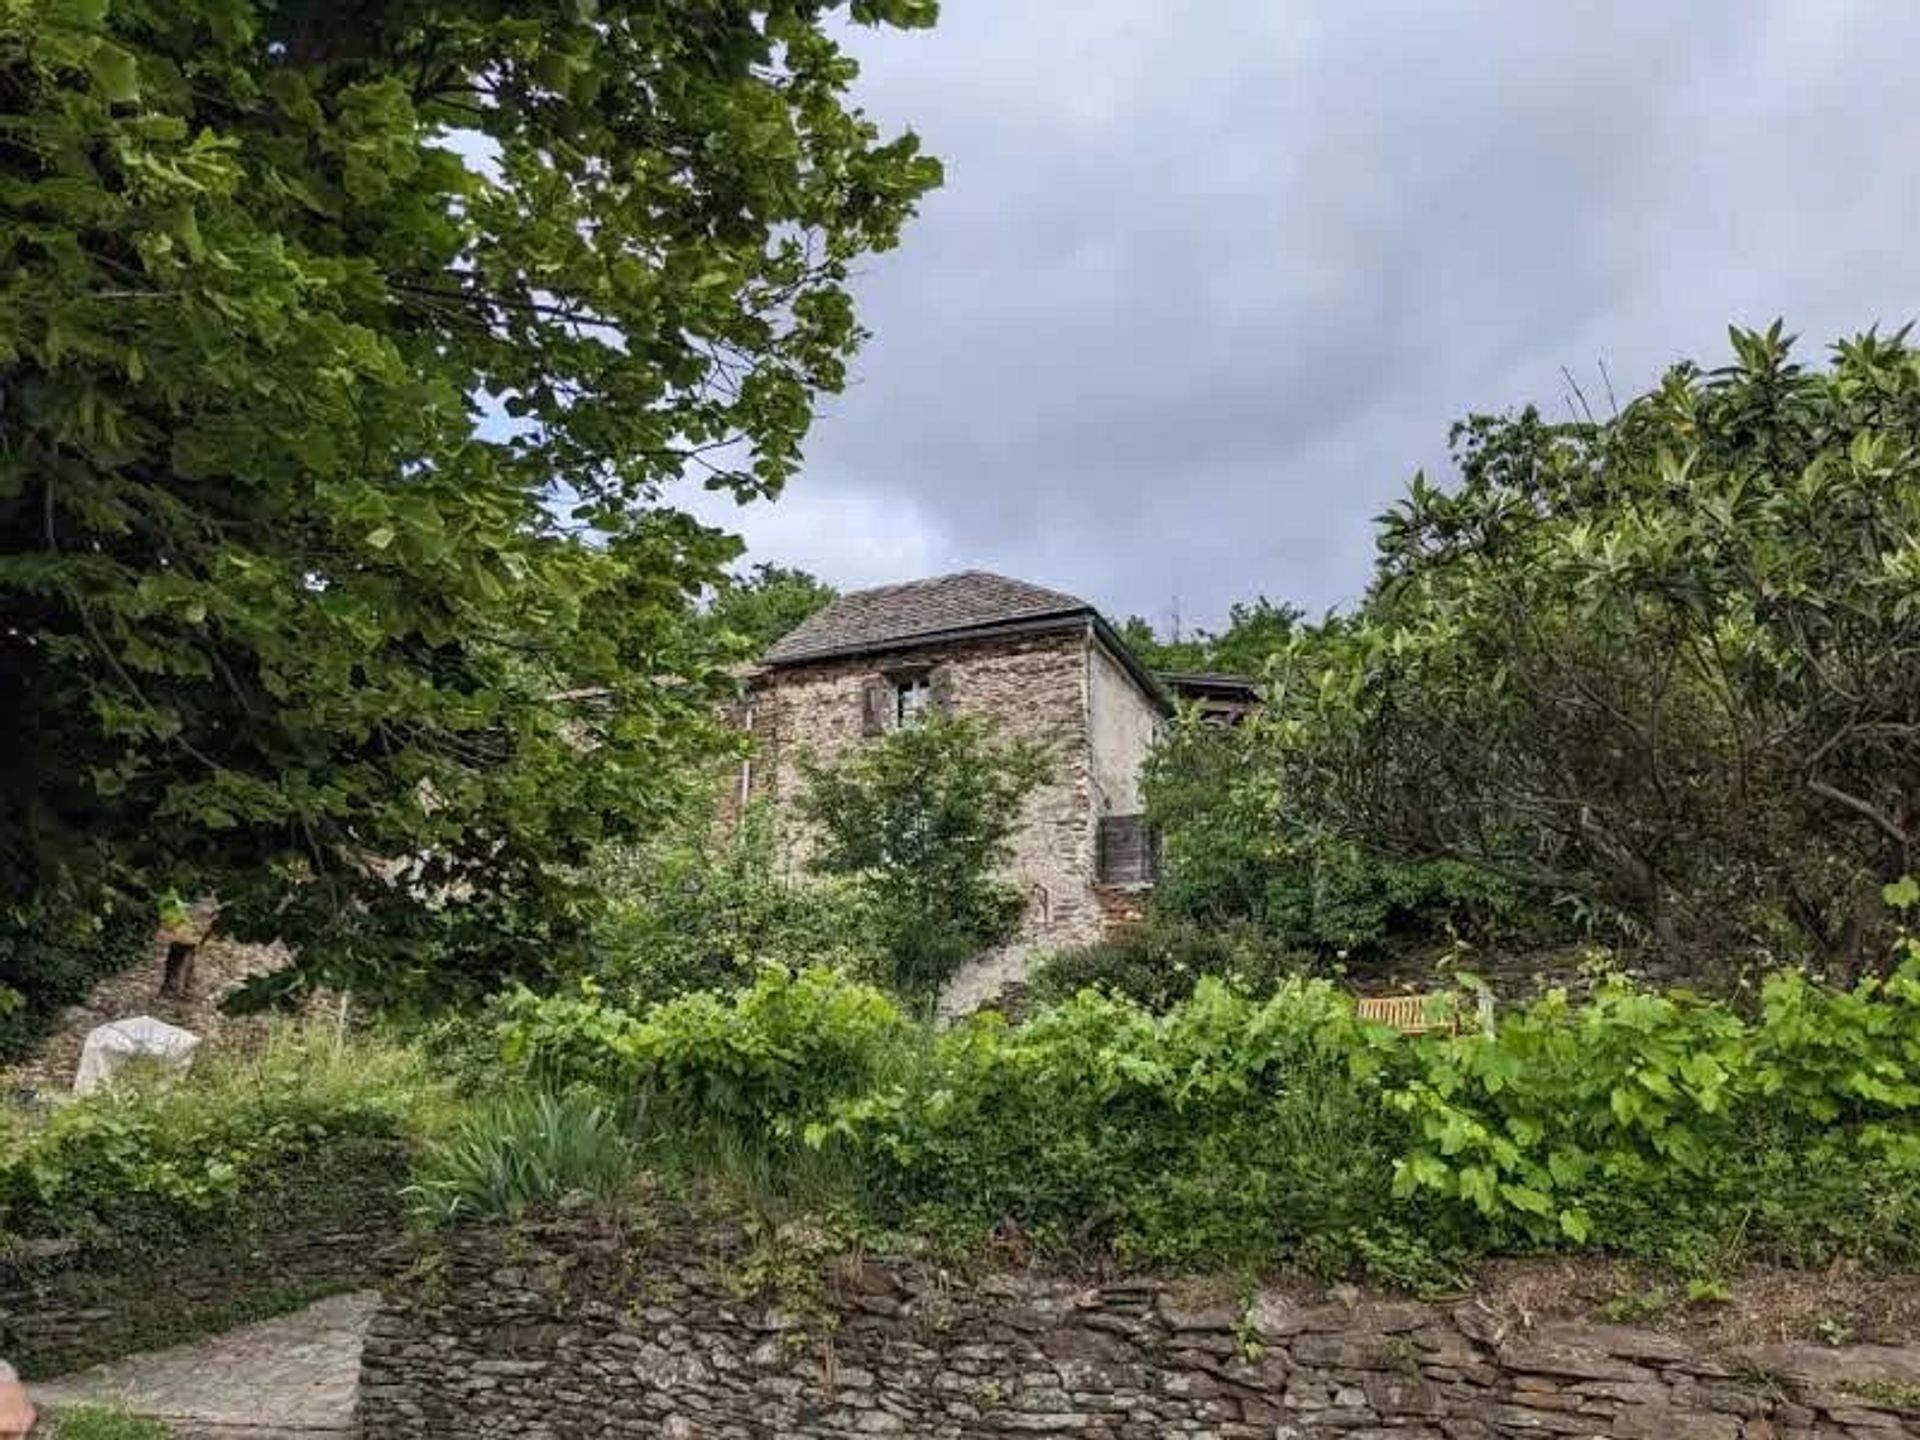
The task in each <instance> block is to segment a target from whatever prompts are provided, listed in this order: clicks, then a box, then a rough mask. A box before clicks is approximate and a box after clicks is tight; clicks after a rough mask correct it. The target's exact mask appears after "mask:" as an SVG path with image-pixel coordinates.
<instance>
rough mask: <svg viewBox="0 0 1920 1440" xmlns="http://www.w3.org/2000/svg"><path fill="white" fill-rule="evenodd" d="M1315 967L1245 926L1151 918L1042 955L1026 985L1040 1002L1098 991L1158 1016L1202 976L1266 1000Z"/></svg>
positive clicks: (1254, 927)
mask: <svg viewBox="0 0 1920 1440" xmlns="http://www.w3.org/2000/svg"><path fill="white" fill-rule="evenodd" d="M1315 964H1316V961H1315V957H1314V956H1312V955H1310V954H1305V953H1302V952H1300V951H1296V950H1288V949H1286V948H1284V947H1282V946H1280V945H1278V944H1277V943H1275V941H1274V940H1273V938H1272V936H1270V935H1269V934H1268V933H1267V932H1266V931H1265V930H1263V929H1261V928H1260V927H1259V926H1257V925H1255V924H1252V923H1251V922H1248V921H1239V922H1235V923H1230V924H1225V925H1216V926H1209V925H1199V924H1196V923H1194V922H1192V921H1189V920H1180V919H1172V918H1167V917H1166V916H1164V915H1162V914H1160V913H1157V912H1156V913H1154V914H1152V915H1151V916H1150V917H1149V920H1148V922H1147V923H1146V924H1143V925H1139V926H1135V927H1134V928H1132V929H1129V930H1123V931H1121V932H1120V933H1119V934H1116V935H1110V936H1108V937H1107V938H1106V939H1104V940H1099V941H1096V942H1095V943H1093V944H1091V945H1083V946H1080V947H1079V948H1077V949H1073V950H1062V951H1058V952H1056V953H1054V954H1052V955H1048V956H1046V957H1044V958H1043V959H1042V960H1041V961H1040V962H1039V963H1038V964H1037V965H1036V966H1035V967H1034V970H1033V973H1032V976H1031V979H1030V986H1031V990H1032V994H1033V998H1034V999H1035V1000H1036V1001H1039V1002H1040V1003H1042V1004H1052V1003H1055V1002H1057V1001H1061V1000H1066V999H1068V998H1070V997H1072V996H1074V995H1076V994H1078V993H1079V992H1080V991H1082V990H1099V991H1102V992H1104V993H1106V994H1108V995H1115V996H1123V997H1125V998H1127V999H1129V1000H1133V1001H1136V1002H1137V1003H1139V1004H1141V1005H1144V1006H1146V1007H1147V1009H1149V1010H1156V1011H1158V1010H1166V1009H1168V1008H1170V1007H1171V1006H1173V1005H1175V1004H1177V1003H1178V1002H1180V1001H1182V1000H1184V999H1186V998H1187V997H1188V996H1189V995H1191V994H1192V993H1193V989H1194V986H1195V985H1197V984H1198V983H1199V982H1200V981H1201V980H1202V979H1203V978H1205V977H1207V976H1212V977H1214V978H1216V979H1219V980H1222V981H1224V982H1226V983H1227V984H1228V985H1231V986H1232V987H1233V988H1234V989H1236V990H1240V991H1243V992H1245V993H1247V994H1250V995H1266V994H1271V993H1272V992H1273V991H1274V990H1275V989H1277V988H1278V987H1279V986H1280V985H1281V984H1282V983H1283V982H1284V981H1285V980H1286V979H1287V978H1288V977H1290V976H1293V975H1298V974H1301V973H1303V972H1306V971H1309V970H1311V969H1312V968H1313V967H1314V965H1315Z"/></svg>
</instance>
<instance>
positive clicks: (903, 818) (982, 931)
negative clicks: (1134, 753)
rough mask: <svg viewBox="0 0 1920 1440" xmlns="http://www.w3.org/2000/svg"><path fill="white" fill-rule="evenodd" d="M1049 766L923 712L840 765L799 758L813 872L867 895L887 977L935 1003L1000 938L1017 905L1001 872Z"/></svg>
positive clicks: (972, 723)
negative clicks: (848, 882) (813, 842)
mask: <svg viewBox="0 0 1920 1440" xmlns="http://www.w3.org/2000/svg"><path fill="white" fill-rule="evenodd" d="M1050 767H1051V760H1050V758H1049V757H1048V755H1047V754H1046V752H1045V750H1044V749H1042V748H1041V747H1040V746H1038V745H1035V744H1032V743H1030V742H1020V741H1012V742H1002V741H996V740H995V739H994V738H993V736H992V735H991V733H990V732H989V730H988V728H987V727H986V725H985V724H984V723H983V722H982V721H980V720H978V719H975V718H971V717H958V718H955V717H950V716H945V715H928V716H926V717H924V718H923V719H921V720H919V721H917V722H915V723H914V724H911V725H906V726H903V727H901V728H900V729H898V730H895V731H892V732H891V733H890V734H888V735H887V736H886V737H884V738H883V739H881V740H879V741H877V742H875V743H873V744H870V745H866V746H863V747H861V748H860V749H858V750H856V751H854V752H853V753H852V754H851V755H850V756H848V757H847V758H845V759H844V760H843V761H841V762H840V763H839V764H837V765H829V764H825V763H822V762H820V761H818V760H813V759H806V760H803V761H802V762H801V773H802V775H803V777H804V778H805V781H806V788H805V789H804V790H803V791H802V792H801V796H800V800H799V810H800V813H801V815H802V816H803V817H804V818H805V819H806V820H807V821H809V822H810V823H811V824H812V825H813V826H814V827H815V829H816V830H817V839H818V846H817V849H816V850H815V852H814V854H813V856H812V858H811V864H812V868H814V869H815V870H817V871H819V872H820V873H822V874H825V875H850V876H854V877H857V878H858V880H859V881H860V883H861V884H862V885H863V886H864V887H865V888H866V890H867V892H868V895H869V898H870V901H871V906H872V913H873V915H874V917H875V922H874V923H875V925H876V929H877V933H878V935H879V939H880V944H881V947H882V948H883V950H884V951H885V954H886V956H887V963H888V968H889V969H890V971H891V975H890V977H889V978H890V980H891V983H892V984H893V986H894V988H895V989H897V990H898V991H899V992H900V993H901V994H903V995H905V996H908V997H910V998H913V999H917V1000H925V999H929V998H931V997H932V995H933V994H934V992H935V991H937V990H938V989H939V987H940V985H941V983H942V982H943V981H944V980H946V979H947V977H948V976H950V975H951V974H952V973H953V972H954V970H956V969H957V968H958V967H959V966H960V964H961V963H962V962H964V961H965V960H967V959H969V958H970V957H971V956H973V955H976V954H978V953H979V952H980V951H982V950H985V949H988V948H989V947H991V946H993V945H996V944H998V943H1000V942H1001V941H1003V940H1005V939H1007V938H1008V937H1009V936H1010V935H1011V934H1012V933H1013V929H1014V927H1015V926H1016V925H1017V923H1018V921H1019V918H1020V906H1021V896H1020V894H1019V892H1018V890H1017V889H1015V888H1014V887H1013V886H1012V885H1011V884H1009V883H1008V882H1007V881H1006V880H1005V879H1004V878H1003V877H1002V875H1001V873H1000V872H1001V870H1002V869H1003V867H1004V866H1005V865H1006V863H1007V861H1008V860H1009V859H1010V858H1011V855H1012V846H1011V842H1012V838H1013V831H1014V827H1015V825H1016V824H1017V823H1018V822H1019V818H1020V809H1021V806H1022V804H1023V802H1024V801H1025V800H1026V798H1027V796H1028V795H1030V794H1031V793H1032V792H1033V790H1034V788H1035V787H1036V786H1037V785H1039V784H1040V782H1041V781H1042V780H1043V779H1044V778H1045V777H1046V775H1047V773H1048V771H1049V769H1050Z"/></svg>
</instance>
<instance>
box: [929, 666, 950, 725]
mask: <svg viewBox="0 0 1920 1440" xmlns="http://www.w3.org/2000/svg"><path fill="white" fill-rule="evenodd" d="M927 699H928V700H929V701H931V702H932V704H933V708H934V709H935V710H937V711H938V712H939V713H940V714H942V715H951V714H953V667H952V666H951V665H936V666H934V667H933V671H932V673H931V674H929V675H928V676H927Z"/></svg>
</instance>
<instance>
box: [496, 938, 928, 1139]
mask: <svg viewBox="0 0 1920 1440" xmlns="http://www.w3.org/2000/svg"><path fill="white" fill-rule="evenodd" d="M504 1014H505V1024H504V1033H503V1040H504V1047H505V1053H506V1056H507V1058H508V1060H509V1061H510V1062H517V1063H522V1064H525V1065H526V1066H527V1067H528V1068H529V1069H530V1070H531V1071H532V1072H533V1073H535V1074H537V1075H541V1076H544V1077H546V1078H548V1079H549V1080H552V1081H555V1082H558V1083H572V1084H580V1083H586V1084H595V1085H599V1086H601V1087H602V1088H605V1089H609V1090H613V1091H617V1092H624V1093H625V1094H627V1095H630V1096H634V1097H637V1099H638V1100H639V1101H640V1102H641V1103H642V1104H643V1105H644V1106H645V1108H646V1110H647V1112H648V1113H649V1115H651V1116H654V1117H657V1118H659V1119H662V1120H664V1121H668V1122H677V1123H679V1124H681V1125H683V1126H688V1127H694V1128H705V1127H709V1126H716V1125H717V1126H722V1127H725V1128H728V1129H730V1130H733V1131H735V1132H736V1133H739V1134H744V1135H758V1134H764V1135H769V1136H778V1137H782V1138H790V1137H791V1136H793V1135H795V1134H797V1133H798V1132H799V1130H800V1129H801V1128H802V1127H804V1126H805V1125H807V1124H809V1123H811V1122H813V1121H815V1120H817V1119H818V1118H819V1117H821V1116H822V1115H824V1114H825V1113H826V1112H827V1111H828V1109H829V1108H830V1106H831V1105H832V1104H833V1103H834V1102H836V1101H838V1100H840V1099H842V1098H844V1097H847V1096H852V1095H858V1094H861V1093H863V1092H864V1091H865V1090H866V1089H867V1088H868V1087H870V1086H871V1085H873V1084H875V1083H876V1082H877V1081H878V1079H879V1077H880V1075H881V1074H882V1073H883V1071H884V1070H885V1069H886V1067H887V1066H888V1065H889V1064H891V1063H892V1061H893V1058H894V1056H895V1052H896V1051H897V1050H898V1049H899V1048H900V1047H901V1046H902V1045H903V1043H904V1042H905V1041H906V1040H907V1038H908V1037H909V1035H910V1034H911V1033H912V1031H911V1029H910V1027H909V1026H908V1024H907V1022H906V1020H905V1018H904V1017H903V1016H902V1015H901V1013H900V1010H899V1008H898V1007H897V1006H896V1005H895V1004H894V1003H893V1001H892V1000H891V999H889V998H888V997H887V996H886V995H885V994H883V993H882V992H880V991H879V990H876V989H874V988H873V987H872V986H869V985H864V984H862V983H860V982H859V981H856V980H853V979H850V978H848V977H846V976H844V975H842V974H840V973H839V972H837V971H833V970H828V969H824V968H821V967H814V968H811V969H807V970H801V971H791V970H787V969H785V968H783V967H780V966H772V965H770V966H767V967H765V968H764V969H763V970H762V971H761V972H760V975H759V977H758V978H757V979H756V980H755V982H754V983H753V984H752V985H750V986H748V987H747V988H746V989H744V990H741V991H739V992H738V993H736V994H734V995H732V996H728V997H722V996H719V995H714V994H711V993H704V992H702V993H696V994H692V995H683V996H681V997H680V998H679V999H677V1000H673V1001H669V1002H668V1003H666V1004H664V1005H659V1006H656V1007H654V1009H653V1010H651V1011H650V1012H648V1013H647V1014H646V1015H645V1016H635V1015H632V1014H629V1013H627V1012H624V1011H621V1010H618V1009H616V1008H613V1007H610V1006H607V1005H604V1004H602V1003H599V1002H598V1001H597V1000H596V999H595V998H594V996H593V993H592V992H591V990H588V991H585V992H583V993H581V994H579V995H574V996H560V997H551V998H541V997H537V996H534V995H532V994H530V993H526V992H521V993H520V994H518V995H516V996H514V997H512V998H511V999H510V1000H509V1001H508V1002H507V1004H506V1006H505V1009H504Z"/></svg>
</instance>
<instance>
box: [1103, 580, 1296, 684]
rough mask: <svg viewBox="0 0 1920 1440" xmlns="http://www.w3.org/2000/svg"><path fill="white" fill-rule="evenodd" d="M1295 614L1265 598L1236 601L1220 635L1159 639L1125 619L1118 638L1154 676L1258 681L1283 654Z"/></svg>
mask: <svg viewBox="0 0 1920 1440" xmlns="http://www.w3.org/2000/svg"><path fill="white" fill-rule="evenodd" d="M1300 618H1301V612H1300V610H1299V609H1298V608H1297V607H1296V606H1293V605H1286V604H1279V603H1276V602H1274V601H1272V600H1269V599H1268V598H1267V597H1266V596H1264V595H1261V596H1257V597H1256V598H1254V599H1252V600H1237V601H1235V602H1234V604H1233V606H1232V608H1231V609H1229V610H1228V611H1227V625H1226V628H1225V629H1224V630H1217V631H1215V630H1196V631H1194V632H1193V634H1191V635H1187V636H1181V635H1174V636H1172V637H1171V638H1162V637H1161V636H1160V635H1159V634H1158V633H1157V632H1156V631H1155V630H1154V628H1153V626H1152V625H1151V624H1150V623H1149V622H1148V621H1146V620H1143V619H1141V618H1140V617H1139V616H1138V615H1134V616H1130V617H1128V619H1127V620H1126V621H1125V622H1124V623H1123V624H1122V625H1121V626H1120V638H1121V639H1123V640H1124V641H1126V643H1127V645H1128V646H1129V647H1130V648H1131V649H1132V650H1133V652H1134V653H1135V654H1136V655H1138V656H1139V657H1140V659H1141V660H1142V661H1143V662H1144V663H1145V664H1146V665H1148V666H1149V667H1150V668H1152V669H1155V670H1188V671H1214V672H1217V673H1220V674H1225V675H1253V676H1258V675H1260V674H1261V673H1263V672H1264V671H1265V669H1266V666H1267V662H1268V661H1269V660H1270V659H1272V658H1273V656H1274V655H1275V653H1277V652H1278V651H1280V650H1282V649H1284V648H1285V646H1286V643H1287V641H1288V639H1289V638H1290V637H1291V636H1292V634H1293V632H1294V629H1295V628H1296V627H1297V626H1298V625H1299V623H1300Z"/></svg>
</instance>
